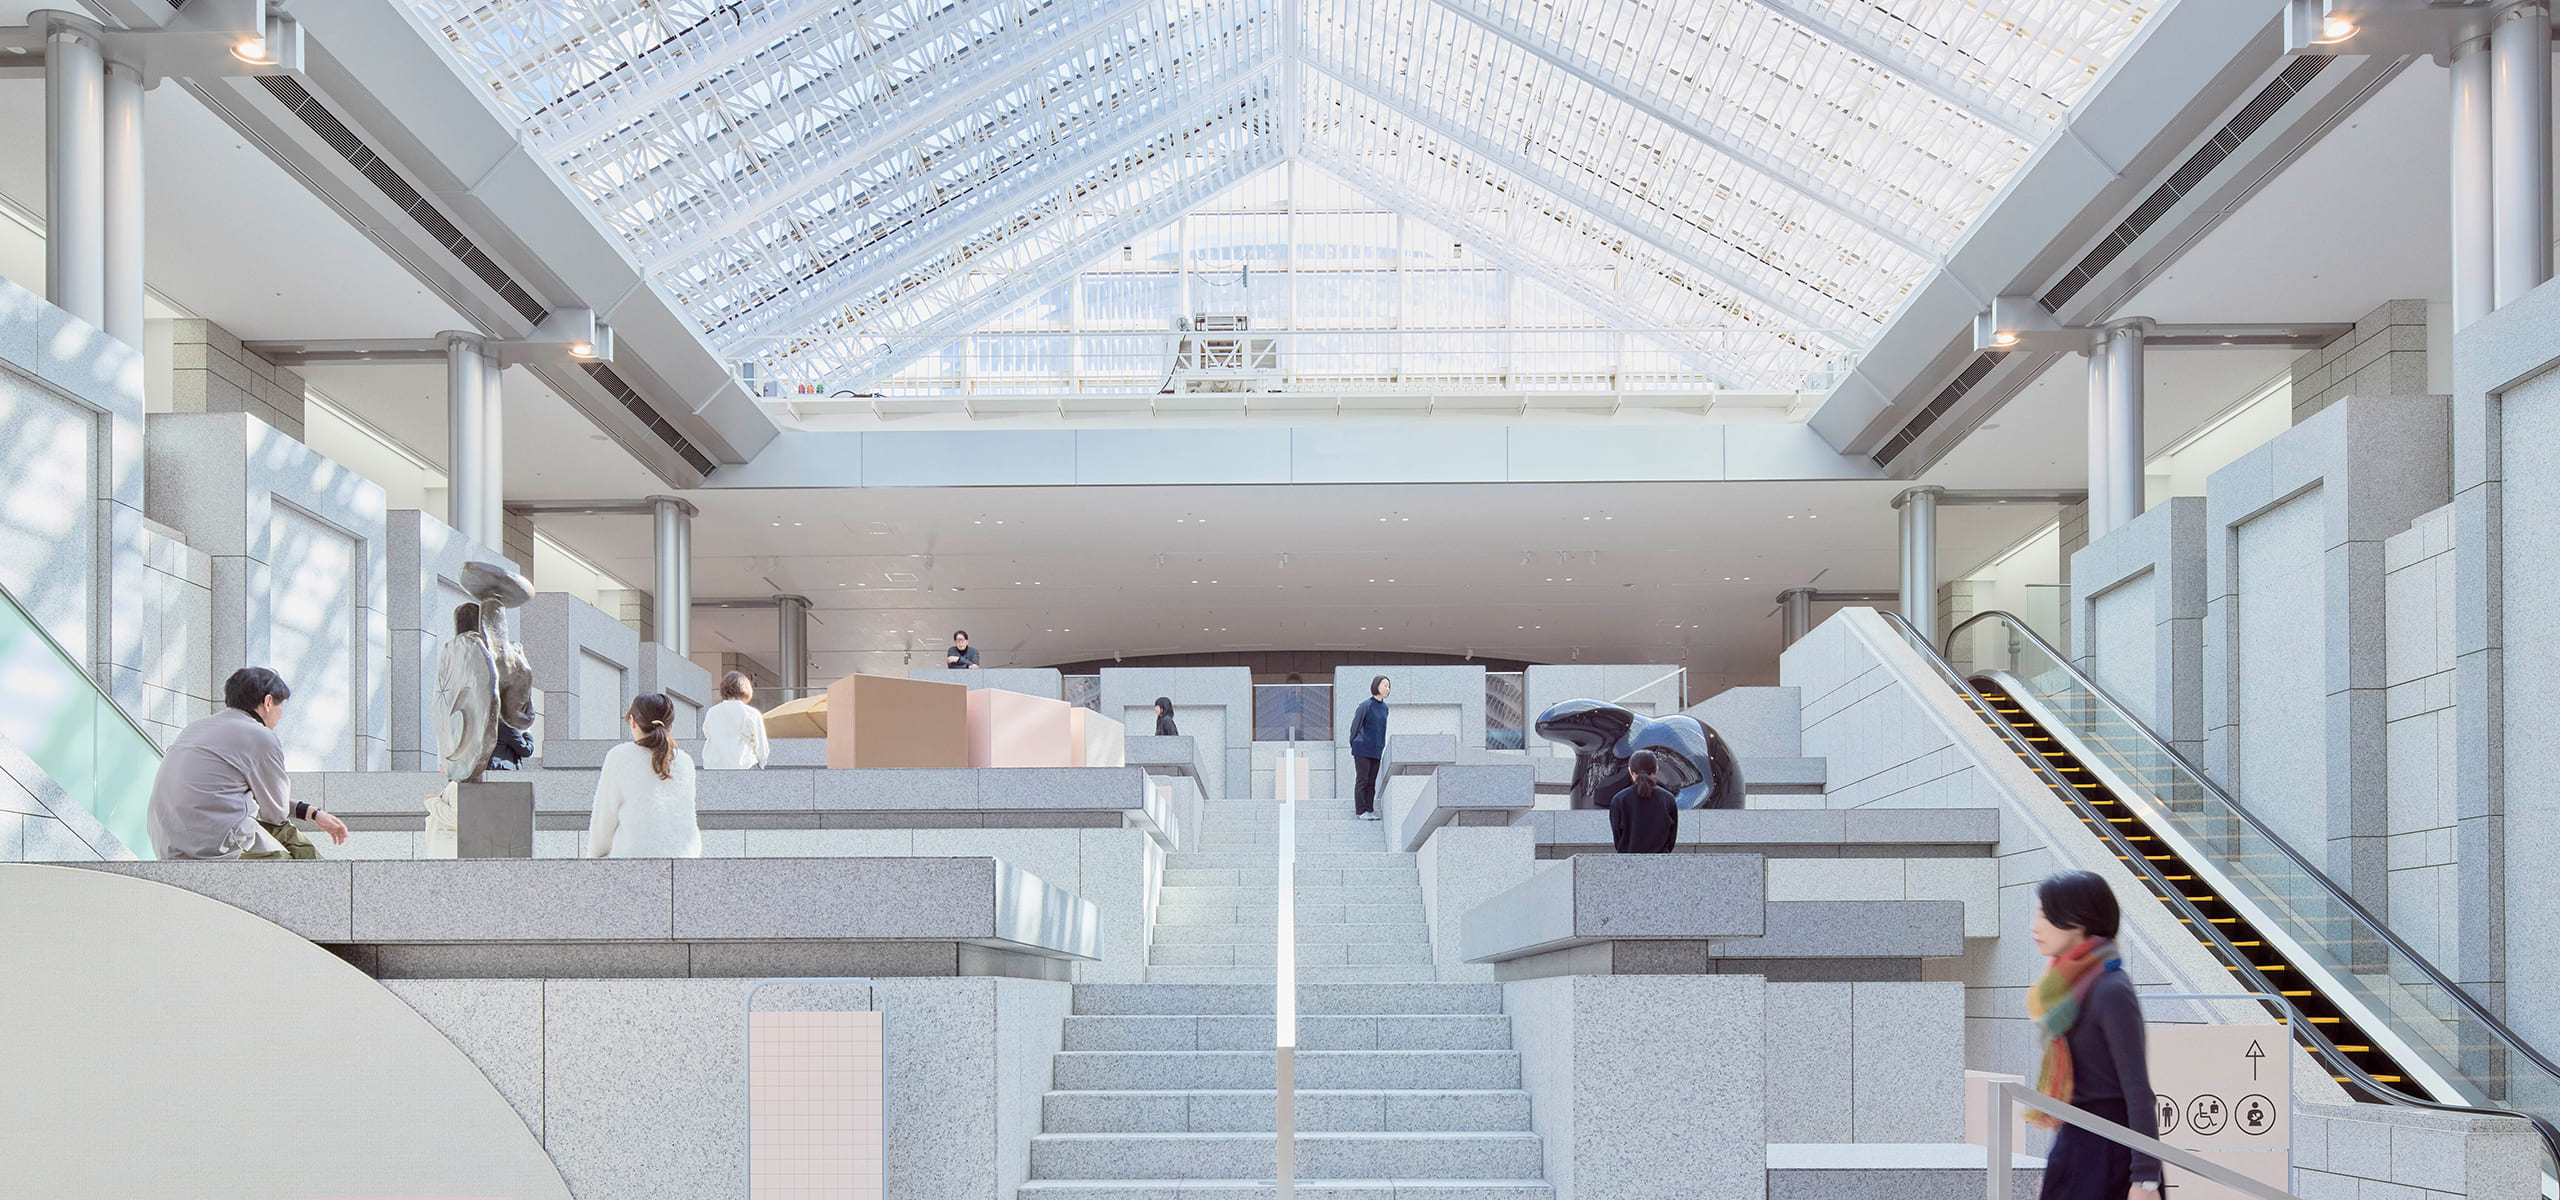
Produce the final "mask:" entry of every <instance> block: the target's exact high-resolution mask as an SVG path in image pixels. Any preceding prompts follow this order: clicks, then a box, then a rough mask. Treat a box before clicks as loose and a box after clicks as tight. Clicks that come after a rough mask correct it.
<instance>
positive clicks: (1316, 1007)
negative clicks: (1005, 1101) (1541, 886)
mask: <svg viewBox="0 0 2560 1200" xmlns="http://www.w3.org/2000/svg"><path fill="white" fill-rule="evenodd" d="M1069 995H1070V997H1071V1003H1072V1005H1073V1008H1072V1010H1071V1011H1073V1012H1074V1013H1075V1015H1077V1016H1085V1017H1128V1016H1220V1017H1226V1016H1265V1017H1267V1016H1270V1015H1271V1011H1272V1008H1273V1007H1274V1001H1276V1000H1277V999H1278V997H1276V996H1274V995H1272V990H1271V989H1270V988H1267V987H1249V986H1241V985H1233V986H1216V985H1201V984H1163V983H1079V984H1077V985H1075V988H1074V990H1073V991H1072V992H1070V993H1069ZM1502 1011H1503V1009H1502V985H1501V984H1498V983H1433V982H1422V983H1395V984H1357V983H1353V984H1304V983H1302V984H1301V985H1300V986H1299V988H1298V1014H1299V1015H1300V1016H1302V1017H1335V1016H1359V1017H1365V1016H1500V1015H1501V1014H1502Z"/></svg>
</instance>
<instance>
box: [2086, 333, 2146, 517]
mask: <svg viewBox="0 0 2560 1200" xmlns="http://www.w3.org/2000/svg"><path fill="white" fill-rule="evenodd" d="M2142 339H2143V325H2142V324H2141V323H2140V322H2135V321H2127V322H2124V323H2122V324H2117V325H2110V326H2108V327H2107V484H2106V487H2107V524H2106V525H2105V526H2104V527H2103V528H2100V527H2096V526H2092V527H2091V528H2092V531H2093V532H2092V536H2091V537H2090V539H2089V540H2091V541H2096V540H2097V535H2100V534H2105V533H2108V532H2111V531H2114V530H2117V529H2122V528H2124V527H2125V525H2126V524H2127V523H2129V522H2131V521H2132V520H2133V519H2134V518H2135V517H2138V516H2141V515H2142Z"/></svg>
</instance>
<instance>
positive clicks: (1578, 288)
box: [409, 0, 2157, 388]
mask: <svg viewBox="0 0 2560 1200" xmlns="http://www.w3.org/2000/svg"><path fill="white" fill-rule="evenodd" d="M409 2H410V3H411V4H412V6H413V7H414V8H415V9H416V11H418V12H419V13H420V15H421V16H422V17H423V18H424V19H425V20H426V21H427V22H428V23H429V24H430V26H431V27H432V28H434V29H436V30H437V31H439V32H440V33H441V35H442V36H443V37H444V39H445V41H446V43H447V45H448V48H449V49H450V51H451V52H452V53H453V55H454V56H455V58H456V60H457V62H458V64H459V66H460V67H461V69H462V70H463V71H464V73H465V75H466V76H467V77H469V78H473V79H475V80H478V81H480V82H482V83H483V84H485V86H486V87H487V88H488V89H489V92H490V95H491V97H492V99H493V100H494V101H495V103H496V104H497V105H498V106H499V108H500V109H501V110H502V111H504V112H506V113H508V114H509V115H511V116H512V117H514V118H515V119H516V120H517V121H519V122H520V123H522V125H523V126H524V128H525V130H526V134H527V137H528V140H529V141H530V143H531V144H532V145H533V146H535V147H536V148H537V149H538V150H539V151H540V152H541V153H542V154H544V155H545V156H546V157H548V158H550V159H551V160H552V161H553V162H554V163H556V164H557V165H558V167H559V168H560V170H561V171H562V173H563V175H564V177H565V178H566V179H567V180H568V181H569V182H570V184H571V185H572V186H573V187H574V188H576V189H577V190H578V191H579V193H580V194H582V195H583V196H584V197H585V198H586V200H587V201H588V202H589V203H590V204H591V205H592V206H593V208H594V210H595V212H596V215H597V218H598V220H599V221H600V222H601V223H602V224H603V225H604V226H605V227H606V228H608V229H610V230H612V231H614V232H615V233H616V234H618V235H619V236H621V237H622V238H623V239H624V240H625V242H626V244H627V245H628V246H629V248H630V251H631V254H632V256H633V257H634V259H635V260H637V262H638V263H639V264H640V265H641V267H642V268H643V270H644V271H645V272H646V273H647V274H648V275H649V277H650V278H651V279H652V281H653V282H655V283H656V284H657V285H659V286H661V287H663V288H664V289H665V290H666V292H667V293H668V294H669V295H670V296H671V297H673V298H674V299H675V300H676V302H677V303H678V304H680V305H681V306H682V307H683V308H684V309H685V311H686V312H687V313H688V314H689V315H691V316H692V317H693V319H694V320H695V321H696V322H697V324H698V326H699V328H700V329H701V331H702V333H703V334H704V336H705V337H706V339H707V340H709V341H710V342H711V343H712V344H713V345H714V346H715V347H717V348H719V349H720V350H721V351H723V352H724V353H725V354H726V355H727V356H728V357H730V358H732V359H735V360H739V361H742V362H754V363H757V364H760V370H761V372H762V373H764V374H766V375H767V376H768V377H780V378H801V377H812V376H823V377H824V378H825V379H826V381H827V382H828V383H829V384H830V385H831V386H837V385H849V386H855V387H858V388H859V387H866V386H870V385H874V384H877V383H879V382H880V381H883V380H887V379H889V378H891V377H892V376H894V375H896V374H897V373H898V372H899V371H901V370H903V369H904V368H906V367H907V366H908V365H910V364H913V363H917V362H919V361H921V360H925V359H927V358H928V357H929V356H931V355H932V354H934V353H935V352H936V351H937V350H938V348H939V347H940V345H941V344H942V343H943V342H947V341H948V340H949V339H951V338H954V337H957V336H960V335H962V334H966V333H968V332H970V331H971V330H972V329H974V328H977V327H978V326H979V325H982V324H984V323H985V322H988V321H991V320H994V319H996V318H997V317H998V316H999V315H1001V314H1003V313H1005V312H1006V311H1007V310H1008V309H1010V308H1012V307H1013V306H1015V305H1017V304H1019V303H1020V302H1022V301H1024V300H1026V299H1029V298H1031V297H1034V296H1038V295H1041V294H1042V293H1043V292H1044V291H1046V290H1048V289H1051V288H1054V287H1057V286H1058V285H1059V284H1061V283H1062V282H1064V281H1065V280H1068V279H1070V278H1071V277H1073V276H1074V275H1075V274H1076V272H1077V271H1079V270H1080V269H1082V268H1083V267H1085V266H1086V265H1088V264H1089V263H1090V262H1091V260H1092V259H1093V258H1095V257H1099V256H1101V255H1103V254H1106V253H1109V252H1111V251H1112V250H1114V249H1116V248H1117V247H1119V246H1120V245H1123V244H1125V243H1127V242H1128V241H1129V240H1130V239H1132V238H1134V237H1137V236H1139V235H1141V234H1143V233H1144V232H1145V231H1146V229H1147V228H1149V227H1148V226H1145V225H1144V224H1143V223H1144V222H1148V221H1153V222H1156V223H1157V224H1162V223H1164V222H1166V221H1170V220H1173V219H1175V218H1176V217H1179V216H1180V215H1181V213H1182V212H1184V211H1186V210H1187V207H1188V206H1193V205H1197V204H1199V203H1202V202H1204V201H1205V200H1207V199H1208V198H1209V197H1210V196H1211V195H1214V194H1215V193H1216V192H1217V191H1219V190H1220V189H1222V188H1224V187H1226V186H1229V185H1232V184H1233V183H1235V182H1237V181H1238V180H1241V179H1244V178H1248V177H1250V176H1251V175H1253V174H1254V173H1255V172H1257V171H1260V170H1263V169H1265V168H1267V167H1269V166H1270V165H1272V164H1273V163H1275V162H1277V161H1280V159H1281V157H1282V156H1283V155H1285V154H1296V155H1299V156H1302V157H1303V158H1305V159H1306V160H1307V161H1310V162H1319V163H1321V164H1323V165H1324V166H1325V167H1326V168H1327V169H1328V170H1331V171H1333V172H1335V173H1336V174H1338V175H1340V176H1342V177H1344V178H1345V179H1348V180H1351V181H1353V182H1354V183H1356V184H1358V185H1359V186H1360V187H1362V188H1364V189H1367V190H1369V191H1370V192H1371V194H1373V195H1375V196H1377V197H1378V198H1379V199H1381V200H1383V201H1386V202H1389V203H1391V204H1394V205H1396V206H1398V207H1399V208H1400V209H1402V210H1403V211H1406V212H1407V213H1409V214H1410V215H1414V216H1417V217H1420V218H1423V219H1426V220H1429V221H1431V222H1433V223H1434V224H1436V225H1438V226H1440V227H1442V228H1445V229H1448V230H1449V231H1450V232H1452V233H1453V234H1455V235H1459V236H1463V237H1465V238H1466V239H1468V242H1469V244H1470V245H1472V246H1475V247H1477V248H1479V249H1480V250H1481V251H1482V253H1483V254H1485V255H1486V256H1487V257H1488V258H1490V259H1493V260H1495V261H1498V262H1500V263H1501V264H1502V265H1504V266H1505V267H1507V268H1509V269H1511V270H1514V271H1516V272H1518V273H1519V274H1521V275H1523V276H1526V277H1530V278H1534V279H1537V280H1539V281H1541V282H1542V283H1544V284H1545V285H1547V286H1550V287H1552V288H1554V289H1555V290H1556V291H1558V292H1561V293H1564V294H1566V295H1569V296H1572V297H1574V298H1575V299H1576V300H1577V301H1578V302H1580V303H1583V304H1585V305H1586V306H1588V307H1589V308H1590V309H1591V310H1592V311H1594V312H1598V313H1602V314H1604V315H1605V316H1606V317H1607V319H1609V320H1610V321H1612V322H1616V323H1618V324H1619V325H1621V326H1622V327H1623V328H1625V329H1629V330H1643V331H1647V332H1646V333H1645V334H1644V337H1645V339H1646V340H1647V341H1648V342H1649V343H1652V344H1659V345H1660V346H1661V347H1663V349H1664V351H1665V352H1667V353H1671V354H1674V355H1677V356H1680V357H1681V358H1682V359H1683V361H1685V362H1686V363H1688V364H1689V366H1690V367H1691V368H1692V369H1695V370H1697V371H1699V372H1701V373H1702V375H1704V376H1707V377H1712V378H1713V379H1715V380H1717V381H1719V382H1721V383H1723V384H1724V385H1725V386H1732V387H1748V388H1788V387H1798V386H1806V385H1808V384H1814V383H1818V381H1820V380H1822V379H1824V378H1827V377H1828V375H1829V373H1831V372H1834V371H1836V370H1837V369H1838V367H1839V366H1840V364H1841V363H1842V361H1843V360H1844V359H1845V358H1847V357H1851V356H1854V355H1855V354H1856V353H1857V352H1858V351H1860V350H1861V349H1863V348H1864V347H1865V345H1866V344H1867V343H1868V342H1869V341H1870V340H1872V338H1873V337H1874V336H1875V334H1876V332H1877V331H1878V330H1880V329H1881V327H1882V323H1883V322H1884V320H1885V319H1886V318H1887V317H1888V316H1889V315H1890V314H1891V312H1892V311H1893V310H1894V308H1895V307H1896V306H1897V305H1898V304H1899V303H1900V302H1901V300H1902V298H1903V297H1904V296H1905V295H1907V294H1908V293H1909V291H1910V289H1911V288H1912V287H1914V286H1916V285H1917V284H1918V283H1919V281H1920V280H1921V279H1922V278H1923V277H1924V276H1925V275H1926V273H1927V271H1928V270H1929V269H1930V268H1931V267H1932V266H1933V265H1934V264H1935V262H1936V261H1937V260H1938V259H1939V258H1940V257H1941V256H1943V255H1944V254H1945V253H1946V251H1947V250H1948V249H1949V248H1950V247H1951V246H1952V245H1953V244H1954V242H1955V241H1956V239H1957V238H1959V237H1961V236H1962V234H1963V233H1964V231H1965V230H1966V229H1967V228H1968V227H1969V226H1970V225H1971V223H1972V222H1973V221H1974V220H1976V219H1977V218H1979V217H1980V215H1981V214H1982V212H1983V211H1984V209H1985V208H1986V207H1987V206H1988V205H1989V203H1990V202H1991V199H1992V197H1993V196H1994V195H1995V194H1996V193H1997V192H1998V190H1999V189H2000V188H2001V187H2002V186H2003V185H2004V184H2005V183H2006V182H2007V180H2008V179H2009V178H2010V176H2012V175H2013V174H2014V173H2015V172H2016V171H2017V170H2018V169H2019V167H2020V166H2022V165H2023V164H2024V162H2025V161H2026V159H2027V157H2028V156H2029V155H2030V154H2031V153H2033V151H2034V150H2035V148H2036V147H2037V146H2038V145H2039V144H2041V142H2042V141H2043V139H2044V138H2046V137H2047V136H2049V135H2050V134H2051V133H2052V131H2053V130H2055V129H2057V128H2059V127H2060V124H2061V123H2062V122H2063V121H2064V120H2065V119H2067V117H2068V115H2069V113H2070V110H2071V107H2072V106H2073V105H2074V104H2075V103H2076V102H2077V101H2078V100H2079V99H2080V97H2081V96H2082V95H2083V94H2084V93H2085V92H2086V91H2087V89H2088V87H2089V86H2090V84H2091V83H2092V82H2094V81H2095V80H2096V78H2097V76H2098V74H2099V73H2100V72H2101V71H2102V70H2103V69H2104V68H2105V67H2106V65H2107V64H2108V63H2109V62H2110V61H2112V60H2113V59H2114V57H2115V56H2116V55H2117V54H2119V53H2120V52H2121V51H2122V50H2123V49H2124V47H2125V46H2127V45H2128V44H2130V42H2131V41H2132V39H2133V38H2134V37H2135V36H2136V35H2137V34H2138V33H2139V31H2140V29H2141V27H2142V25H2143V23H2144V21H2145V20H2147V19H2148V17H2149V16H2150V13H2151V10H2152V8H2153V7H2154V5H2155V4H2156V3H2157V0H877V2H875V0H767V2H765V3H755V2H753V0H731V2H724V3H711V2H708V0H673V2H670V0H577V2H564V0H409ZM1292 16H1294V19H1295V28H1293V29H1284V28H1283V27H1282V26H1283V22H1284V21H1285V20H1288V19H1290V18H1291V17H1292ZM1078 256H1083V257H1078Z"/></svg>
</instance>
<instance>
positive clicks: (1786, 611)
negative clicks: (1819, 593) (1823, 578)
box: [1778, 587, 1813, 649]
mask: <svg viewBox="0 0 2560 1200" xmlns="http://www.w3.org/2000/svg"><path fill="white" fill-rule="evenodd" d="M1778 631H1779V639H1780V640H1779V642H1778V646H1779V648H1780V649H1785V648H1786V647H1788V646H1792V645H1795V644H1796V643H1797V642H1800V641H1803V640H1804V635H1806V634H1808V633H1811V632H1813V589H1812V588H1809V587H1800V588H1788V589H1787V590H1785V591H1783V592H1780V593H1778Z"/></svg>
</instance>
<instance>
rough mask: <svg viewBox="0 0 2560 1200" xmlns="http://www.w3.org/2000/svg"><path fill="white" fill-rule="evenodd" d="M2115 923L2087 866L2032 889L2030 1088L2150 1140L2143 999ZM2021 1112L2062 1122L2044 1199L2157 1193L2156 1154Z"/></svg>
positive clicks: (2141, 1198) (2108, 900) (2152, 1126)
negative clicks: (2035, 1047) (2036, 1045)
mask: <svg viewBox="0 0 2560 1200" xmlns="http://www.w3.org/2000/svg"><path fill="white" fill-rule="evenodd" d="M2120 921H2121V917H2120V915H2119V912H2118V910H2117V908H2116V896H2115V893H2114V892H2113V891H2111V890H2109V889H2108V887H2107V881H2106V880H2104V879H2100V878H2098V877H2097V876H2095V875H2092V874H2090V873H2089V872H2087V871H2066V872H2064V873H2062V874H2060V875H2056V876H2053V877H2052V878H2050V879H2047V880H2045V881H2044V882H2043V883H2042V884H2039V885H2038V886H2037V887H2036V919H2035V920H2034V921H2033V922H2032V923H2031V924H2030V925H2029V926H2028V929H2029V930H2030V931H2031V932H2032V933H2033V934H2034V935H2035V939H2036V952H2037V953H2039V954H2042V955H2044V956H2045V957H2046V958H2049V959H2051V960H2053V961H2052V962H2051V963H2050V964H2049V965H2048V966H2046V968H2045V972H2044V978H2042V979H2039V980H2037V981H2036V985H2035V987H2034V988H2032V989H2029V991H2028V992H2027V1015H2028V1016H2030V1017H2032V1018H2034V1019H2035V1023H2036V1029H2037V1031H2038V1032H2039V1033H2041V1034H2042V1035H2043V1036H2044V1039H2045V1043H2044V1063H2043V1066H2042V1067H2041V1068H2039V1070H2038V1071H2037V1074H2036V1090H2038V1091H2040V1092H2043V1093H2044V1094H2045V1095H2048V1096H2051V1097H2053V1098H2054V1099H2056V1100H2060V1101H2062V1102H2063V1103H2065V1104H2069V1105H2072V1106H2074V1107H2076V1108H2079V1109H2081V1110H2082V1111H2085V1112H2087V1113H2089V1114H2091V1115H2092V1116H2097V1117H2102V1118H2104V1119H2106V1120H2109V1121H2113V1122H2115V1123H2116V1124H2118V1125H2122V1126H2124V1127H2125V1128H2127V1129H2131V1130H2133V1131H2134V1132H2135V1133H2139V1134H2143V1135H2145V1136H2147V1137H2158V1136H2160V1128H2159V1113H2158V1110H2157V1109H2156V1108H2154V1106H2153V1100H2152V1096H2151V1068H2150V1065H2149V1060H2148V1059H2147V1058H2146V1057H2145V1053H2146V1050H2145V1047H2144V1039H2143V1035H2142V1005H2141V1003H2140V1002H2139V1001H2137V1000H2136V999H2135V998H2134V994H2133V981H2131V980H2129V979H2127V978H2125V974H2124V957H2123V955H2122V954H2121V953H2120V952H2119V951H2118V950H2117V949H2116V943H2115V937H2116V927H2117V925H2118V924H2119V922H2120ZM2027 1119H2028V1120H2030V1121H2033V1122H2035V1123H2036V1124H2038V1125H2041V1126H2043V1127H2045V1128H2047V1129H2051V1128H2054V1127H2056V1126H2060V1127H2061V1132H2060V1133H2059V1134H2057V1135H2056V1136H2055V1137H2054V1140H2053V1149H2052V1151H2051V1152H2050V1153H2049V1154H2047V1155H2046V1157H2045V1168H2044V1192H2043V1200H2159V1196H2160V1160H2159V1159H2156V1158H2153V1157H2152V1156H2150V1155H2148V1154H2142V1153H2138V1152H2136V1151H2135V1150H2133V1149H2132V1148H2131V1147H2127V1146H2120V1145H2117V1144H2116V1143H2114V1142H2111V1141H2108V1140H2107V1139H2105V1138H2102V1137H2099V1136H2098V1135H2096V1134H2093V1133H2089V1132H2086V1131H2084V1130H2082V1129H2080V1128H2079V1127H2078V1126H2076V1125H2063V1124H2062V1123H2061V1122H2059V1121H2056V1120H2054V1119H2053V1118H2051V1117H2048V1116H2045V1115H2044V1114H2042V1113H2035V1112H2030V1113H2029V1114H2028V1115H2027Z"/></svg>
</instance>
